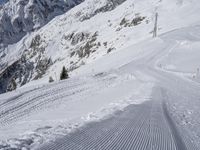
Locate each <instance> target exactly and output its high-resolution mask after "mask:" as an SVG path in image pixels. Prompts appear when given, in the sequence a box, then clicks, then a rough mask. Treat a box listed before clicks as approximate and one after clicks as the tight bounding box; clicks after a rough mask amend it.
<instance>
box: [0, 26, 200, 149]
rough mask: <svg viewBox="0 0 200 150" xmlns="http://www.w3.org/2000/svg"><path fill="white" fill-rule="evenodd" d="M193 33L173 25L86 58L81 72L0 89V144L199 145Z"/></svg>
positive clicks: (83, 146) (72, 146) (77, 146)
mask: <svg viewBox="0 0 200 150" xmlns="http://www.w3.org/2000/svg"><path fill="white" fill-rule="evenodd" d="M198 33H200V26H193V27H186V28H182V29H177V30H174V31H171V32H169V33H165V34H163V35H160V36H159V37H158V38H155V39H147V40H145V41H142V42H140V43H138V44H135V45H132V46H130V47H128V48H126V49H124V50H121V51H119V52H116V53H112V54H110V55H107V56H105V57H102V58H100V59H99V60H97V61H95V62H93V63H90V64H88V65H85V66H83V67H82V68H80V69H78V70H77V71H76V72H74V74H79V75H80V76H76V77H72V78H71V79H69V80H66V81H64V82H59V83H53V84H49V85H40V86H38V87H37V88H35V89H34V88H31V87H27V89H26V88H24V89H20V90H19V91H15V92H13V93H7V94H4V95H1V102H0V106H1V108H2V109H1V111H0V132H1V134H0V139H2V140H3V141H2V142H1V144H0V148H2V149H6V148H7V149H9V148H10V149H11V148H18V149H22V148H31V149H42V150H43V149H48V150H49V149H76V150H77V149H135V150H136V149H138V150H143V149H148V150H149V149H151V150H157V149H158V150H198V149H200V143H199V140H200V138H199V136H198V135H199V133H200V125H199V122H200V112H199V106H200V101H199V97H200V93H199V90H200V85H199V77H198V73H196V68H197V67H198V65H199V60H198V58H200V52H199V48H200V46H199V45H200V36H199V34H198ZM190 51H192V53H189V52H190ZM188 53H189V54H190V55H188ZM189 57H192V58H193V59H189V60H190V61H189V62H190V65H188V58H189ZM169 58H170V59H169ZM184 58H185V60H184ZM174 60H176V61H174ZM178 60H180V61H181V62H178ZM172 62H176V63H172ZM169 66H170V67H169ZM172 66H173V67H172ZM191 67H193V68H194V69H191ZM27 91H28V92H27ZM6 139H7V140H6Z"/></svg>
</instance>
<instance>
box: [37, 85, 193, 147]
mask: <svg viewBox="0 0 200 150" xmlns="http://www.w3.org/2000/svg"><path fill="white" fill-rule="evenodd" d="M162 96H164V95H163V94H162V92H161V90H160V89H159V88H156V89H155V92H154V93H153V98H152V100H150V101H148V102H145V103H143V104H140V105H130V106H128V107H127V108H125V110H124V111H121V112H117V113H116V114H115V115H114V116H113V117H111V118H109V119H106V120H102V121H100V122H93V123H89V124H87V125H85V126H84V127H82V128H80V129H78V130H76V131H74V132H73V133H71V134H69V135H67V136H65V137H63V138H60V139H56V141H54V142H53V143H46V144H45V145H43V146H41V147H40V148H38V149H39V150H108V149H110V150H115V149H116V150H124V149H126V150H132V149H134V150H194V147H192V146H191V147H190V149H188V148H187V147H186V146H185V143H184V142H187V143H189V145H192V143H191V142H190V141H184V140H183V139H182V137H181V135H180V134H179V131H178V130H177V128H176V125H175V123H174V122H173V120H172V119H171V117H170V115H169V113H168V111H167V108H166V105H165V103H164V102H163V101H162V99H161V98H162Z"/></svg>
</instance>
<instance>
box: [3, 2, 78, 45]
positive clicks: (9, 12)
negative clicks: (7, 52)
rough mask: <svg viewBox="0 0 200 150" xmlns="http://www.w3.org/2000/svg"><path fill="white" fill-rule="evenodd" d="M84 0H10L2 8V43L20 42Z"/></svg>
mask: <svg viewBox="0 0 200 150" xmlns="http://www.w3.org/2000/svg"><path fill="white" fill-rule="evenodd" d="M81 2H82V0H67V1H66V0H10V1H8V2H7V3H5V4H4V5H3V6H2V8H1V10H0V43H2V44H3V46H7V45H8V44H13V43H16V42H18V41H19V40H20V39H21V38H22V37H23V36H24V35H25V34H26V33H28V32H31V31H34V30H36V29H38V28H40V27H42V26H43V25H45V24H46V23H47V22H49V21H50V20H51V19H52V18H54V17H55V16H57V15H60V14H63V13H65V12H66V11H68V10H69V9H71V8H72V7H74V6H76V5H77V4H79V3H81Z"/></svg>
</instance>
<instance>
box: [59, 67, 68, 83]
mask: <svg viewBox="0 0 200 150" xmlns="http://www.w3.org/2000/svg"><path fill="white" fill-rule="evenodd" d="M68 78H69V75H68V72H67V70H66V68H65V66H63V69H62V72H61V74H60V80H65V79H68Z"/></svg>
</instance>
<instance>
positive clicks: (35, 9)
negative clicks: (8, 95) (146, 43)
mask: <svg viewBox="0 0 200 150" xmlns="http://www.w3.org/2000/svg"><path fill="white" fill-rule="evenodd" d="M196 2H197V0H190V1H186V0H185V1H184V0H176V1H174V0H158V1H155V0H143V1H137V0H135V1H130V0H101V1H97V0H85V1H84V2H82V3H81V1H43V0H42V1H40V0H29V1H28V0H17V1H9V2H8V3H6V4H4V5H3V8H2V9H1V17H0V18H1V22H2V24H1V26H0V31H1V32H0V38H1V46H2V48H1V52H0V58H1V59H0V72H1V77H0V91H1V92H5V91H7V90H12V89H13V84H15V83H16V84H17V86H18V87H19V86H22V85H24V84H26V83H28V82H30V81H32V80H34V81H36V80H38V79H41V78H42V79H44V80H43V81H44V82H48V78H49V76H52V77H53V78H54V80H56V79H58V78H59V73H60V71H61V68H62V66H66V67H67V69H68V70H69V71H70V72H73V70H75V69H77V68H79V67H80V66H82V65H84V64H87V63H90V62H92V61H93V60H95V59H98V58H100V57H101V56H104V55H107V54H109V53H112V52H114V51H117V50H120V49H123V48H125V47H127V46H128V45H130V44H133V43H137V42H139V41H141V40H144V39H147V38H150V37H152V31H153V28H154V20H155V13H156V12H158V14H159V21H158V22H159V25H158V26H159V28H158V30H159V31H158V32H159V34H161V33H164V32H167V31H170V30H173V29H176V28H180V27H185V26H188V25H190V24H192V23H195V22H197V20H198V19H197V18H196V15H193V14H196V12H199V6H198V5H195V3H196ZM79 3H80V4H79ZM77 4H79V5H78V6H76V7H74V8H73V9H71V10H70V11H68V12H66V11H67V10H69V9H70V8H71V7H73V6H75V5H77ZM64 12H66V13H64ZM59 14H63V15H61V16H58V17H56V18H54V19H53V20H52V21H50V22H49V23H47V22H48V21H49V20H51V19H52V18H53V17H54V16H56V15H59ZM46 23H47V24H46ZM45 24H46V25H45ZM44 25H45V26H44ZM42 26H43V27H42ZM40 27H42V28H40ZM39 28H40V29H39ZM20 39H21V40H20Z"/></svg>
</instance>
